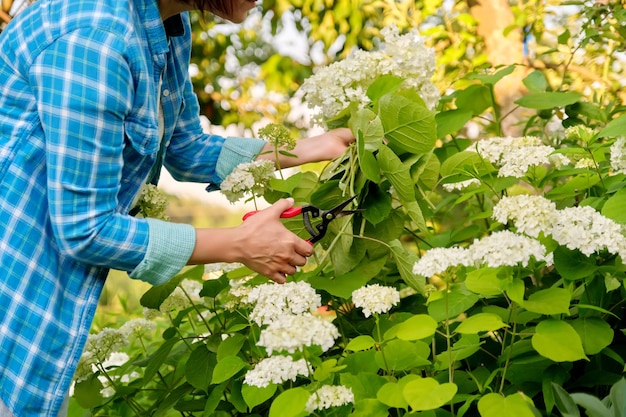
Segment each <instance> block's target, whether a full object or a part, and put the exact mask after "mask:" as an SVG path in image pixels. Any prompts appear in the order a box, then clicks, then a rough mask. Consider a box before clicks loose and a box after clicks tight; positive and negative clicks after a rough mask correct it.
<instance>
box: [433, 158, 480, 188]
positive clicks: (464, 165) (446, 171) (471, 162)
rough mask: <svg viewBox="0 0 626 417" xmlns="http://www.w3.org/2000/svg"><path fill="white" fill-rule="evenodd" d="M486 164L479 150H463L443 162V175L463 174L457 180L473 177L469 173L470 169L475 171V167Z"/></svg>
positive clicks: (444, 176)
mask: <svg viewBox="0 0 626 417" xmlns="http://www.w3.org/2000/svg"><path fill="white" fill-rule="evenodd" d="M482 165H484V161H483V160H482V159H481V157H480V155H479V154H478V153H477V152H473V151H461V152H458V153H455V154H454V155H452V156H450V157H449V158H447V159H446V160H445V161H443V163H442V164H441V171H440V172H441V177H442V178H444V179H445V178H447V177H452V176H458V175H459V174H461V175H463V177H462V178H459V179H458V180H456V179H455V182H456V181H460V180H463V179H469V178H473V177H472V176H471V175H469V173H468V171H474V169H473V167H480V166H482Z"/></svg>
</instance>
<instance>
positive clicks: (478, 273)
mask: <svg viewBox="0 0 626 417" xmlns="http://www.w3.org/2000/svg"><path fill="white" fill-rule="evenodd" d="M499 272H500V270H499V269H498V268H489V267H486V268H480V269H476V270H474V271H470V272H468V273H467V276H466V277H465V286H466V287H467V289H468V290H470V291H471V292H473V293H476V294H480V295H483V296H485V297H491V296H496V295H500V294H502V293H503V292H504V289H505V283H506V281H505V280H503V279H500V278H499V277H498V274H499Z"/></svg>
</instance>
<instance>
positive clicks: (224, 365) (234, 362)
mask: <svg viewBox="0 0 626 417" xmlns="http://www.w3.org/2000/svg"><path fill="white" fill-rule="evenodd" d="M245 366H246V363H245V362H244V361H243V360H242V359H241V358H240V357H239V356H226V357H225V358H224V359H222V360H221V361H218V362H217V365H215V369H213V378H212V379H211V383H212V384H221V383H222V382H224V381H226V380H228V379H230V378H231V377H233V376H235V375H237V373H238V372H239V371H241V370H242V369H243V368H245Z"/></svg>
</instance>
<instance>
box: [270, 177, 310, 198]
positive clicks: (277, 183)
mask: <svg viewBox="0 0 626 417" xmlns="http://www.w3.org/2000/svg"><path fill="white" fill-rule="evenodd" d="M303 175H304V174H303V173H302V172H297V173H295V174H293V175H290V176H289V177H287V178H285V179H281V178H272V179H270V183H269V184H270V187H271V188H272V189H273V190H276V191H281V192H284V193H288V194H291V193H292V191H293V190H294V189H295V188H296V187H297V186H298V185H299V184H300V181H302V177H303Z"/></svg>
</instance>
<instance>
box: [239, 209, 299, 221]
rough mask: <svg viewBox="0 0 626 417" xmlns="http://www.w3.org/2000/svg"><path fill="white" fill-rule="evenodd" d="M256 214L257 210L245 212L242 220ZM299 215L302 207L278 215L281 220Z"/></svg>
mask: <svg viewBox="0 0 626 417" xmlns="http://www.w3.org/2000/svg"><path fill="white" fill-rule="evenodd" d="M258 212H259V211H258V210H255V211H249V212H247V213H246V214H244V215H243V220H246V219H247V218H248V217H250V216H252V215H253V214H257V213H258ZM301 213H302V207H292V208H289V209H287V210H285V211H283V212H282V213H281V214H280V217H282V218H283V219H286V218H290V217H295V216H297V215H298V214H301Z"/></svg>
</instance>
